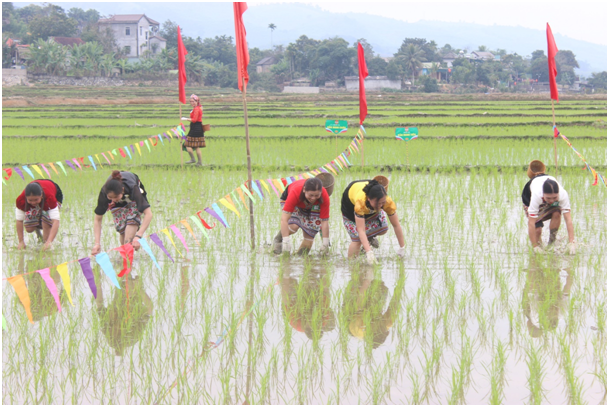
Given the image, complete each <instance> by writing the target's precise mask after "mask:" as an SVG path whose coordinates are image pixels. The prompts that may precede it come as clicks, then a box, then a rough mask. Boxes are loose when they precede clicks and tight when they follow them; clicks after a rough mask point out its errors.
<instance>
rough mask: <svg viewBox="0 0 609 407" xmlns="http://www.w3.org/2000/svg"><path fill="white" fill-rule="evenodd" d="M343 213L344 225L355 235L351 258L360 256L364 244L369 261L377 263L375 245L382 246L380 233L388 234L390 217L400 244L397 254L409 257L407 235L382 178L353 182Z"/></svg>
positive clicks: (345, 194) (347, 190)
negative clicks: (373, 249) (406, 247)
mask: <svg viewBox="0 0 609 407" xmlns="http://www.w3.org/2000/svg"><path fill="white" fill-rule="evenodd" d="M341 212H342V215H343V224H344V225H345V229H347V233H348V234H349V237H350V238H351V244H350V245H349V252H348V257H349V258H352V257H355V256H357V255H358V254H359V252H360V249H361V247H362V246H363V247H364V251H365V252H366V261H367V262H368V264H373V263H374V262H375V257H374V252H373V251H372V247H379V243H378V241H377V239H376V236H381V235H384V234H385V233H387V230H388V229H389V228H388V225H387V217H389V221H390V222H391V225H392V226H393V230H394V231H395V236H396V237H397V238H398V243H399V244H400V248H399V249H398V251H397V254H398V256H400V257H404V256H405V254H406V253H405V247H404V234H403V233H402V226H401V225H400V220H399V218H398V215H397V211H396V205H395V203H394V202H393V200H392V199H391V198H390V197H389V196H387V190H386V189H385V187H384V186H383V185H381V184H380V183H379V182H378V181H376V180H361V181H353V182H352V183H350V184H349V185H348V186H347V188H346V189H345V192H344V193H343V199H342V201H341Z"/></svg>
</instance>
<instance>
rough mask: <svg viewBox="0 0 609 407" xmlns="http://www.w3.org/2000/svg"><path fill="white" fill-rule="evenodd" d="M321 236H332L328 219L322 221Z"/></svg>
mask: <svg viewBox="0 0 609 407" xmlns="http://www.w3.org/2000/svg"><path fill="white" fill-rule="evenodd" d="M321 237H322V238H323V237H328V238H329V237H330V222H328V221H327V220H322V221H321Z"/></svg>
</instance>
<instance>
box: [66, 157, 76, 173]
mask: <svg viewBox="0 0 609 407" xmlns="http://www.w3.org/2000/svg"><path fill="white" fill-rule="evenodd" d="M66 164H68V167H70V168H72V169H73V170H74V171H76V167H74V164H72V163H71V162H70V160H66Z"/></svg>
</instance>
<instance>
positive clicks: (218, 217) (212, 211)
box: [205, 208, 228, 228]
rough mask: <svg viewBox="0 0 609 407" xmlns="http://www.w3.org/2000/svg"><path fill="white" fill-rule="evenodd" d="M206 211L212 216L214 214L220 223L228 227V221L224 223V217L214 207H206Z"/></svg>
mask: <svg viewBox="0 0 609 407" xmlns="http://www.w3.org/2000/svg"><path fill="white" fill-rule="evenodd" d="M205 212H207V213H209V214H210V215H211V216H213V217H214V218H216V219H218V220H219V221H220V223H221V224H222V225H224V227H225V228H226V227H228V226H227V225H226V223H224V221H223V220H222V218H221V217H220V216H219V215H218V214H217V213H216V211H214V210H213V209H212V208H205Z"/></svg>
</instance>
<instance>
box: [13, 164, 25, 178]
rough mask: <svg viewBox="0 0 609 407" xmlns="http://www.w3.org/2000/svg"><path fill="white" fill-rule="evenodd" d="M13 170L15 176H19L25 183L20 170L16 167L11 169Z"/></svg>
mask: <svg viewBox="0 0 609 407" xmlns="http://www.w3.org/2000/svg"><path fill="white" fill-rule="evenodd" d="M13 169H14V170H15V172H16V173H17V174H19V176H20V177H21V179H23V180H24V181H25V177H24V176H23V173H22V172H21V170H20V169H19V168H17V167H15V168H13Z"/></svg>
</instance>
